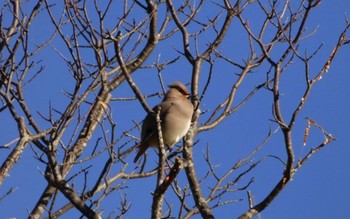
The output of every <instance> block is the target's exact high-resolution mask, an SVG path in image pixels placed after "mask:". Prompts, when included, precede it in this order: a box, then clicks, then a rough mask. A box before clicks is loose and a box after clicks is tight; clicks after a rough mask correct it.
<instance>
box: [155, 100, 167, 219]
mask: <svg viewBox="0 0 350 219" xmlns="http://www.w3.org/2000/svg"><path fill="white" fill-rule="evenodd" d="M160 110H161V107H160V106H158V107H157V109H156V114H157V116H156V121H157V131H158V141H159V163H158V174H157V184H156V189H155V191H154V194H153V202H152V218H153V219H160V218H162V206H163V200H164V195H165V190H160V186H161V185H162V183H163V180H164V171H165V169H164V167H165V159H166V156H165V148H164V141H163V133H162V126H161V123H162V121H161V120H160Z"/></svg>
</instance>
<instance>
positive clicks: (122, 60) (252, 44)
mask: <svg viewBox="0 0 350 219" xmlns="http://www.w3.org/2000/svg"><path fill="white" fill-rule="evenodd" d="M319 4H320V0H302V1H298V2H297V3H296V2H291V1H288V0H285V1H277V0H271V1H259V0H246V1H241V0H237V1H228V0H223V1H204V0H200V1H198V2H196V1H184V2H182V1H172V0H166V1H154V0H145V1H137V0H134V1H128V0H124V1H111V0H110V1H108V2H102V1H68V0H66V1H64V2H62V3H52V2H50V1H48V0H37V1H28V2H21V1H17V0H10V1H7V2H5V3H3V5H2V9H1V35H0V37H1V41H0V51H1V66H0V69H1V74H0V77H1V81H0V88H1V90H0V97H1V106H0V107H1V108H0V109H1V110H0V112H1V114H3V115H6V116H7V117H10V118H11V120H10V124H8V125H9V126H10V127H13V129H15V130H16V132H17V134H16V136H17V137H16V138H15V139H12V140H10V141H8V142H3V140H1V143H2V144H3V146H2V148H1V149H2V153H6V156H4V157H3V160H2V165H1V168H0V185H2V184H3V183H4V181H6V177H7V176H8V175H9V174H10V172H11V171H12V169H13V167H14V166H15V165H16V164H17V163H19V162H21V161H22V159H21V156H22V155H23V154H24V153H33V154H34V158H33V160H32V161H31V162H32V164H33V165H34V166H39V169H40V170H42V172H40V171H38V175H40V174H42V177H43V178H45V180H46V182H47V183H46V186H44V187H43V188H42V194H41V195H40V194H37V202H36V204H35V205H34V206H33V208H32V209H30V213H29V214H28V218H45V217H46V218H58V217H60V216H62V215H64V214H66V213H67V212H69V211H75V212H77V211H78V212H80V215H81V216H82V217H87V218H102V217H103V218H106V217H112V216H113V215H114V217H116V218H122V217H123V216H124V215H125V214H127V213H128V212H129V211H133V210H135V209H133V208H132V202H130V201H129V200H128V199H127V197H128V196H127V189H126V187H127V186H128V184H129V183H130V182H131V181H132V180H133V179H140V180H138V181H137V182H135V183H139V184H140V185H142V180H146V178H150V179H151V180H152V181H154V182H155V184H156V187H155V189H154V191H153V193H152V195H153V198H150V199H149V201H150V202H152V205H150V208H151V209H150V211H151V212H152V218H172V217H177V218H190V217H191V216H193V215H196V214H200V215H201V216H202V217H203V218H214V213H213V209H214V208H219V207H220V206H223V205H228V204H231V205H234V203H235V202H236V201H238V200H236V199H235V198H233V197H236V196H233V195H232V194H233V193H234V192H237V191H247V194H248V199H247V200H248V203H247V206H249V208H248V210H246V212H242V215H241V216H239V218H252V217H254V216H256V215H257V214H259V213H260V212H262V211H263V210H264V209H266V208H267V207H268V206H269V205H270V204H271V202H272V201H274V199H275V198H276V197H277V196H278V195H279V194H280V192H281V191H282V190H283V189H284V188H285V186H286V185H287V184H288V183H289V182H290V180H291V179H292V177H293V175H294V174H295V173H297V171H298V170H299V169H300V168H301V167H302V166H303V164H304V163H305V161H307V160H309V159H310V158H311V157H312V156H313V155H314V154H315V153H316V152H318V151H319V150H321V149H322V148H324V147H325V146H326V145H328V144H329V143H330V142H332V141H333V140H334V137H333V136H332V135H331V134H330V133H328V132H327V131H326V130H325V129H324V128H323V127H322V126H321V125H319V124H318V123H317V121H314V120H312V119H311V118H308V119H307V126H306V127H305V132H304V135H303V136H300V135H299V136H295V134H294V133H293V130H295V125H296V124H297V123H298V122H299V123H300V122H301V121H300V119H299V120H298V118H299V117H300V112H301V111H302V109H303V107H304V105H305V103H306V102H307V100H308V97H309V95H310V93H311V92H312V90H313V87H314V85H315V84H316V83H317V82H318V81H319V80H320V79H321V78H322V76H323V75H324V74H325V73H326V72H327V71H328V69H329V67H330V66H331V64H332V62H333V59H334V57H336V55H337V54H338V51H339V50H340V49H341V48H342V47H343V46H344V45H345V44H347V43H348V42H349V40H348V39H347V38H346V34H347V32H348V29H349V28H350V23H349V22H348V21H345V22H344V23H345V24H344V31H343V32H342V33H339V37H338V39H335V40H337V42H336V43H335V45H334V47H333V51H332V52H331V53H330V54H329V55H328V58H327V59H325V60H324V64H323V65H321V66H312V68H311V64H312V62H311V60H314V59H318V52H319V51H321V50H322V45H320V46H319V47H318V48H316V49H314V50H313V51H312V48H311V49H310V48H307V43H304V42H305V41H306V40H307V39H309V38H311V39H312V37H313V36H314V34H317V32H316V31H314V30H313V29H311V30H310V29H307V27H308V26H307V25H308V20H309V18H310V16H312V15H311V12H312V11H313V10H314V9H315V8H317V7H318V5H319ZM208 9H210V11H208ZM252 11H254V13H252ZM38 31H40V33H38ZM238 33H239V34H242V33H244V36H242V37H241V38H238V37H236V36H237V35H238ZM37 35H40V36H41V37H42V38H43V40H41V41H37V40H36V39H35V37H36V36H37ZM238 47H239V48H242V49H241V51H240V52H232V51H237V50H238V49H237V48H238ZM47 51H49V53H50V54H51V55H50V57H51V58H49V57H46V56H45V55H43V54H46V53H47ZM305 51H306V52H305ZM163 55H164V56H165V57H166V58H163ZM52 57H54V58H52ZM53 59H55V60H58V61H57V63H60V64H61V63H62V64H63V63H64V65H65V69H66V70H65V71H66V72H60V73H57V72H56V73H54V72H50V71H52V69H50V68H49V66H54V65H55V63H52V62H53V61H52V60H53ZM295 64H298V65H301V66H303V71H302V72H299V73H298V76H299V77H300V76H302V85H301V86H300V84H299V87H302V90H301V91H300V93H302V95H301V96H297V95H298V94H295V96H294V97H293V98H295V99H297V100H298V101H294V103H296V104H295V105H292V106H290V105H289V106H288V107H289V111H290V112H291V113H285V112H284V110H282V108H283V107H285V104H284V101H283V97H282V96H281V90H282V89H284V88H283V86H282V84H281V80H282V79H283V76H284V75H286V74H291V72H292V71H293V65H295ZM46 65H47V66H48V67H46ZM175 66H176V69H177V70H176V71H181V72H186V73H177V75H173V76H169V75H168V74H167V72H173V70H170V69H172V68H173V67H175ZM222 66H225V70H224V71H226V74H224V73H219V72H218V70H216V69H217V68H220V67H222ZM152 72H153V73H154V74H152ZM67 73H69V74H67ZM45 74H60V75H61V77H62V78H64V79H63V80H65V81H66V84H67V86H66V87H65V88H62V90H63V93H62V95H61V97H52V100H53V98H55V99H56V98H57V99H60V100H62V101H61V103H60V102H54V101H52V102H50V103H47V102H45V103H41V104H43V106H41V107H44V106H45V107H46V110H43V108H41V110H38V109H37V108H36V107H34V106H33V104H32V103H31V102H30V100H28V99H30V98H28V96H30V95H33V91H31V89H33V87H35V86H34V85H33V83H34V81H40V77H41V75H45ZM218 74H223V75H224V76H222V80H221V81H220V82H219V83H220V86H223V87H225V88H227V89H226V91H225V92H222V93H219V92H221V91H213V89H212V87H213V86H214V87H215V86H218V85H217V84H216V85H215V83H217V82H214V80H213V77H215V76H216V75H218ZM163 77H166V78H167V82H168V80H170V79H172V80H174V79H175V80H182V81H184V82H189V87H190V91H191V94H192V96H191V101H192V103H193V105H194V108H195V111H194V115H193V119H192V125H191V128H190V130H189V132H188V133H187V135H186V137H185V140H184V141H183V143H182V144H181V146H179V147H178V148H177V149H175V150H174V151H172V152H171V153H169V154H166V151H165V150H164V148H162V149H160V150H159V151H158V155H159V162H158V164H156V165H155V164H154V162H152V161H151V159H147V157H149V156H148V155H146V156H145V157H144V158H143V159H141V160H142V161H140V162H139V163H137V164H135V165H134V164H132V163H131V161H132V157H133V156H134V149H135V145H136V143H137V142H138V141H139V138H138V135H139V134H138V133H139V131H138V130H139V125H140V122H142V121H141V118H142V115H144V113H141V109H142V108H141V107H139V106H142V107H143V109H144V111H145V112H150V111H151V108H150V107H149V104H148V102H149V101H150V99H149V98H151V97H157V96H158V97H161V96H162V94H163V93H164V91H165V90H166V88H165V85H164V84H165V83H164V82H163ZM186 80H187V81H186ZM151 82H152V86H153V85H155V84H157V82H159V83H158V85H159V86H158V87H154V86H153V89H149V88H146V87H147V83H151ZM244 82H249V84H250V86H249V87H247V86H243V83H244ZM41 83H46V82H41ZM50 83H52V82H50ZM289 86H293V85H289ZM127 88H131V89H130V90H132V93H131V94H132V95H131V96H130V95H127V94H126V93H123V92H120V90H122V89H124V90H127ZM44 92H45V91H44ZM213 92H214V93H215V95H216V96H217V97H220V98H216V99H215V100H209V98H208V97H209V96H210V95H212V94H211V93H213ZM262 92H265V93H268V94H267V95H269V96H270V102H268V103H266V104H267V105H269V106H272V111H271V112H272V113H271V117H269V118H264V119H265V120H267V121H268V120H269V119H270V120H271V124H270V126H271V127H275V128H273V129H271V130H270V131H268V134H267V136H266V137H265V138H264V139H261V143H260V144H259V145H257V146H256V147H255V148H254V149H252V150H251V152H249V153H247V154H246V155H245V156H244V157H242V158H241V159H239V160H235V161H232V163H231V164H230V165H225V167H223V168H224V170H221V172H222V171H225V173H224V174H222V173H221V174H219V173H218V172H217V169H216V167H215V164H213V162H212V160H211V152H210V149H209V147H208V148H207V150H206V153H205V156H204V160H205V162H206V164H207V174H206V175H205V176H204V177H200V176H199V174H198V173H197V172H196V171H198V164H197V163H196V162H194V159H193V158H194V156H198V154H194V153H193V149H194V147H197V146H200V145H201V146H203V144H205V143H204V142H201V141H196V140H195V139H198V137H200V136H202V135H210V133H211V132H212V131H213V130H214V129H217V130H220V126H219V124H220V123H222V122H223V121H225V120H228V118H231V117H232V116H233V115H234V114H235V113H236V112H239V111H242V110H244V109H243V106H246V105H247V103H248V102H250V101H251V100H252V99H254V97H255V96H256V94H259V93H262ZM129 94H130V92H129ZM122 105H125V106H126V107H135V106H137V107H139V109H134V108H133V109H132V110H134V111H137V112H139V115H141V116H140V117H137V118H129V121H130V123H128V124H118V123H117V122H116V121H119V120H118V119H120V118H123V117H125V115H128V112H127V111H128V110H126V108H124V109H125V110H124V111H123V113H119V114H118V113H116V111H117V110H119V109H118V107H120V106H122ZM129 109H130V108H129ZM118 112H120V111H118ZM310 116H311V117H312V115H310ZM158 122H159V123H160V122H161V121H158ZM310 128H317V129H318V130H319V131H320V132H321V133H323V136H324V139H321V140H320V143H319V144H318V145H316V146H314V147H313V149H311V150H310V151H309V152H308V153H306V154H304V155H303V156H301V157H300V158H298V159H296V155H295V150H296V149H299V148H300V147H302V146H300V145H296V144H293V141H292V140H293V139H294V138H304V144H306V143H307V140H308V136H309V131H310ZM268 129H269V128H268V127H266V128H265V130H268ZM263 132H264V131H263ZM199 133H203V134H201V135H200V136H198V134H199ZM275 135H281V136H282V137H283V140H282V141H281V142H280V143H279V144H280V147H283V149H284V154H283V155H279V156H274V157H275V158H276V159H278V160H279V161H281V163H282V164H283V168H282V169H281V170H280V172H278V173H276V175H278V174H280V173H281V172H282V175H281V177H280V179H279V181H278V182H276V184H275V185H272V190H271V191H270V192H269V193H268V194H267V195H266V197H265V198H264V199H262V200H256V202H257V203H254V201H253V198H252V193H251V192H250V191H249V187H250V185H251V184H252V183H253V181H254V179H253V176H254V169H255V167H257V166H258V165H259V164H260V163H262V162H264V156H261V155H258V152H259V151H260V150H261V149H262V148H263V147H264V146H265V145H267V144H268V143H269V140H270V139H271V138H273V137H274V136H275ZM196 136H198V137H196ZM199 140H200V139H199ZM228 144H231V143H228ZM28 146H30V147H28ZM202 157H203V156H200V158H202ZM198 159H199V158H198ZM202 168H203V167H201V169H202ZM181 172H183V173H184V174H185V176H186V178H181V177H178V174H179V173H181ZM14 174H16V171H14ZM272 174H273V173H272ZM206 181H211V182H214V183H213V184H211V185H212V186H210V187H209V188H207V187H206V186H205V182H206ZM30 186H31V185H28V188H30ZM203 190H205V192H203ZM166 191H168V193H167V194H166V193H165V192H166ZM13 192H15V186H14V187H13V188H12V189H11V190H10V191H8V192H7V193H6V191H5V192H4V191H3V192H2V194H4V195H2V196H1V197H2V198H1V200H2V199H3V198H6V197H7V196H8V195H11V193H13ZM169 193H170V194H169ZM109 196H117V197H119V200H120V203H119V205H118V203H114V206H115V207H114V209H115V212H103V211H102V210H103V209H105V207H104V206H105V205H106V203H105V202H104V200H106V199H107V197H109ZM242 198H243V197H242ZM169 203H172V204H169ZM193 203H194V204H193ZM108 215H109V216H108ZM233 217H234V215H233ZM236 217H237V215H236Z"/></svg>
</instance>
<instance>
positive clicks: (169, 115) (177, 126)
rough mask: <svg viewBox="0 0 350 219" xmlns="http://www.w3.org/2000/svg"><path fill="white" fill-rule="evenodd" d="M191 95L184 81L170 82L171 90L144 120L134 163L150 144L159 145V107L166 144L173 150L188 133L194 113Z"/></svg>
mask: <svg viewBox="0 0 350 219" xmlns="http://www.w3.org/2000/svg"><path fill="white" fill-rule="evenodd" d="M189 97H190V93H189V92H188V90H187V88H186V86H185V85H184V84H183V83H181V82H179V81H176V82H173V83H171V84H169V90H168V91H167V92H166V93H165V96H164V98H163V100H162V102H161V103H159V104H158V105H156V106H155V107H154V108H153V112H149V113H148V114H147V115H146V117H145V119H144V120H143V123H142V127H141V141H140V145H139V146H138V152H137V154H136V156H135V159H134V163H136V162H137V160H138V159H139V158H140V156H141V155H143V154H144V153H145V151H146V150H147V149H148V148H149V147H150V146H152V147H159V137H158V129H157V119H156V111H157V109H159V108H158V107H160V112H159V118H160V121H161V129H162V137H163V142H164V146H166V147H167V148H168V149H169V150H171V149H172V148H173V146H174V145H175V144H176V143H177V142H178V141H179V140H180V139H182V138H183V137H184V136H185V135H186V133H187V132H188V130H189V128H190V125H191V120H192V115H193V105H192V103H191V102H190V100H189Z"/></svg>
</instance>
